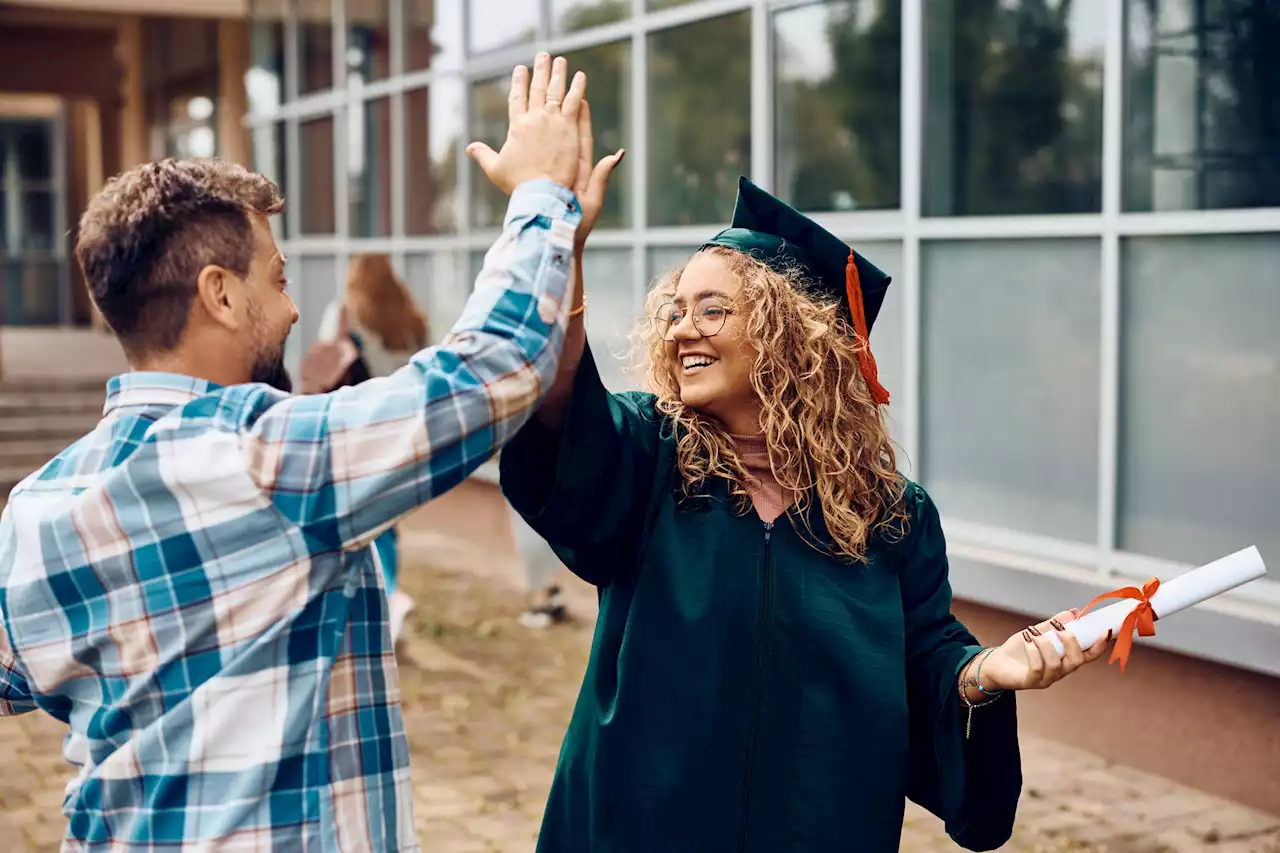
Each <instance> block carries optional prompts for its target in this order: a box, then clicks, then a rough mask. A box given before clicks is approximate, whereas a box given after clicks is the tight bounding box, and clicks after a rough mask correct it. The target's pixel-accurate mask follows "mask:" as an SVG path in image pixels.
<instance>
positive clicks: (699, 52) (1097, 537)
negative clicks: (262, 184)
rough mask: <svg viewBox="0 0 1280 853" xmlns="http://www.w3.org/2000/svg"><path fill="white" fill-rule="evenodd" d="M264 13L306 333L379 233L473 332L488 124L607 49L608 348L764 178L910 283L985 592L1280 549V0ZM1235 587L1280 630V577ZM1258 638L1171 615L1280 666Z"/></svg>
mask: <svg viewBox="0 0 1280 853" xmlns="http://www.w3.org/2000/svg"><path fill="white" fill-rule="evenodd" d="M252 5H253V14H254V21H253V27H252V31H253V55H252V68H251V70H250V72H249V75H248V77H247V79H246V89H247V95H248V103H249V106H250V111H251V112H250V115H249V116H248V123H249V125H250V127H251V129H252V135H253V150H254V154H255V163H256V167H257V168H258V169H259V170H260V171H263V172H265V173H267V174H269V175H270V176H272V177H273V178H275V179H276V180H277V181H279V182H280V183H281V184H282V186H283V187H284V189H285V192H286V195H287V196H288V197H289V202H290V207H289V212H288V214H287V215H286V216H285V217H283V218H282V221H281V222H279V223H277V226H278V227H279V228H280V232H279V236H280V238H281V239H282V245H283V246H284V249H285V251H286V253H287V255H288V256H289V259H290V260H289V263H290V266H291V267H292V272H291V278H292V280H293V282H294V284H293V287H294V288H295V290H296V293H295V297H296V298H297V300H298V303H299V306H300V310H301V314H302V320H301V328H300V329H299V332H298V333H297V334H295V335H294V343H293V344H292V346H293V350H292V354H291V357H292V358H293V359H295V360H296V359H297V358H298V357H299V356H300V354H301V352H302V350H303V348H304V347H305V346H306V345H307V344H308V343H309V341H310V340H312V339H313V337H314V335H315V332H316V327H317V325H318V323H319V319H320V316H321V312H322V311H323V309H324V306H325V304H326V303H327V302H328V301H329V300H331V299H332V298H334V296H335V295H336V294H337V293H339V292H340V290H341V288H342V286H343V280H344V278H345V270H346V264H347V261H348V259H349V258H350V256H351V255H352V254H353V253H357V252H364V251H382V252H388V253H390V254H391V255H392V257H393V258H394V261H395V264H396V266H397V267H398V268H399V270H400V271H401V272H402V274H403V275H404V277H405V279H406V281H408V283H409V284H410V285H411V287H412V288H413V291H414V293H415V294H416V296H417V297H418V299H419V301H420V302H421V304H422V305H423V306H424V308H425V309H426V310H427V311H428V312H429V314H430V317H431V321H432V322H431V325H432V328H433V329H434V330H435V331H436V333H437V334H441V333H443V332H444V331H446V330H447V329H448V328H449V325H450V323H451V322H452V321H453V320H454V319H455V318H456V317H457V316H458V313H459V311H460V309H461V306H462V305H463V303H464V301H465V299H466V297H467V293H468V291H469V289H470V286H471V282H472V280H473V278H474V275H475V272H476V271H477V269H478V267H479V264H480V259H481V257H482V255H483V252H484V250H485V249H486V248H487V247H488V246H489V245H490V243H491V242H492V240H493V239H494V237H495V235H496V234H497V225H498V223H499V221H500V218H501V215H502V211H503V209H504V199H503V198H502V196H501V195H500V194H498V193H497V192H496V191H494V190H493V188H491V187H490V186H489V185H488V184H487V182H486V180H485V179H484V177H483V175H482V174H481V173H480V172H479V170H478V169H476V168H475V167H474V166H472V164H471V163H470V162H469V161H468V160H467V158H466V157H465V155H464V154H463V149H464V147H465V145H466V144H467V142H469V141H471V140H473V139H476V140H484V141H486V142H489V143H490V144H492V145H494V146H495V147H497V145H498V144H499V143H500V142H501V140H502V138H503V136H504V134H505V128H506V105H505V102H506V85H507V80H508V77H509V74H510V70H511V67H512V66H513V65H514V64H516V63H529V62H531V60H532V57H533V55H534V52H535V51H537V50H549V51H552V52H554V53H559V54H564V55H566V56H567V57H568V58H569V60H570V63H571V66H572V67H574V68H581V69H583V70H585V71H586V72H587V73H588V75H589V79H590V85H589V89H588V98H589V100H590V101H591V105H592V111H593V115H594V118H595V123H596V128H595V133H596V142H597V151H596V156H597V157H599V156H601V155H603V154H605V153H608V152H610V151H613V150H615V149H616V148H619V147H625V148H627V150H628V156H627V158H626V160H625V161H624V162H623V165H622V167H621V169H620V171H619V173H618V174H617V175H616V177H615V180H614V183H613V186H612V189H611V194H610V198H609V202H608V208H607V209H606V211H605V212H604V215H603V217H602V220H601V224H600V226H599V228H598V230H597V231H596V233H595V235H593V237H592V240H591V248H590V249H589V251H588V254H587V257H586V261H585V263H586V269H585V275H586V286H587V291H588V294H589V298H590V300H591V307H590V310H589V312H588V332H589V335H590V337H591V339H592V342H593V346H594V347H595V348H596V349H597V351H604V350H608V351H610V352H611V353H614V354H617V355H622V354H623V353H622V350H623V348H624V347H625V345H626V338H625V334H626V332H627V330H628V329H629V328H630V326H631V325H632V323H633V322H634V320H635V319H636V317H637V316H638V314H639V312H640V307H641V303H642V298H643V294H644V291H645V289H646V288H647V286H648V283H649V282H650V280H651V279H652V278H653V277H654V276H655V275H656V274H658V273H660V272H662V271H663V270H665V269H666V268H668V267H670V266H672V265H673V264H674V263H677V262H679V261H682V260H683V259H684V258H685V257H687V256H688V254H689V252H690V251H691V250H692V248H693V247H695V246H697V245H698V244H699V243H701V242H702V241H703V240H705V239H706V238H707V237H708V236H710V235H711V234H713V233H714V232H715V231H716V230H717V229H718V228H719V227H721V226H723V224H724V223H725V222H726V221H727V219H728V217H729V215H730V212H731V210H732V206H733V201H734V191H735V184H736V179H737V177H738V176H739V175H748V176H750V177H751V178H752V179H753V180H755V181H756V182H757V183H760V184H761V185H763V186H765V187H766V188H768V189H770V190H771V191H773V192H775V193H777V194H778V195H780V196H781V197H783V198H784V199H786V200H787V201H789V202H791V203H792V204H794V205H796V206H797V207H799V208H800V209H802V210H804V211H806V212H808V213H810V214H812V215H813V216H814V217H815V218H816V219H818V220H819V221H820V222H822V223H823V224H824V225H825V226H827V227H828V228H830V229H831V230H833V231H834V232H836V233H837V234H839V235H841V236H842V237H844V238H846V239H847V240H848V241H849V242H850V243H851V244H852V245H854V246H855V247H856V248H858V249H859V251H861V252H863V253H864V254H866V255H867V256H868V257H870V258H871V259H872V260H873V261H874V262H875V263H877V264H878V265H879V266H881V267H882V268H883V269H885V270H886V271H887V272H889V273H890V274H891V275H893V276H894V279H895V284H894V286H893V287H892V288H891V289H890V295H889V298H888V300H887V302H886V305H885V308H884V310H883V313H882V314H881V319H880V320H879V322H878V323H877V324H876V329H875V333H874V335H873V341H872V342H873V344H874V346H875V350H876V354H877V358H878V359H879V361H880V365H881V377H882V379H883V381H884V383H885V385H886V387H888V388H889V389H890V391H891V392H892V393H893V395H894V403H893V405H892V406H891V408H890V412H891V419H892V421H893V428H894V430H895V435H896V437H897V439H898V441H899V443H900V444H901V446H902V449H903V454H902V456H903V460H904V463H903V467H904V470H905V471H906V472H907V473H909V474H910V475H911V476H913V477H914V478H916V479H918V480H920V481H921V482H922V483H923V484H924V485H925V486H926V487H927V488H928V489H929V490H930V492H931V493H932V494H933V495H934V497H935V499H936V500H937V502H938V503H939V505H940V507H941V508H942V511H943V513H944V515H945V516H946V519H947V528H948V533H949V535H950V538H951V550H952V553H953V555H954V556H953V561H954V564H955V568H954V569H953V577H954V582H955V585H956V588H957V591H958V592H960V593H961V594H963V595H967V596H969V597H974V598H978V599H980V600H986V601H988V602H989V603H993V604H997V605H999V606H1003V607H1006V608H1010V609H1022V610H1028V611H1032V612H1044V611H1047V610H1049V609H1050V608H1055V604H1056V606H1058V607H1061V606H1068V604H1067V603H1066V602H1064V601H1063V596H1064V595H1070V596H1071V600H1072V601H1074V598H1075V596H1076V595H1077V592H1076V590H1078V589H1085V588H1091V589H1095V590H1096V589H1101V588H1102V587H1106V588H1111V587H1114V586H1117V585H1119V584H1121V583H1124V582H1129V581H1133V580H1138V581H1141V580H1145V579H1146V578H1147V577H1148V576H1150V575H1152V574H1162V575H1165V576H1168V574H1169V572H1171V571H1177V570H1178V569H1179V568H1180V567H1183V566H1186V565H1189V564H1200V563H1203V562H1207V561H1209V560H1211V559H1214V558H1216V557H1219V556H1222V555H1224V554H1226V553H1229V552H1231V551H1235V550H1237V549H1239V548H1242V547H1245V546H1248V545H1251V544H1256V545H1257V546H1258V547H1259V549H1260V550H1261V551H1262V553H1263V555H1264V557H1270V558H1271V560H1272V562H1273V563H1276V564H1278V565H1280V523H1278V522H1280V516H1277V510H1276V507H1277V506H1280V442H1277V439H1276V437H1277V435H1280V427H1277V424H1280V335H1278V334H1276V328H1277V324H1278V321H1280V239H1277V238H1278V237H1280V50H1276V46H1277V44H1280V0H1076V2H1070V0H823V2H776V1H775V0H696V2H681V0H470V2H466V3H464V2H462V0H254V2H253V4H252ZM605 372H606V374H607V375H606V380H607V382H608V383H609V384H611V385H612V386H613V387H615V388H623V387H626V386H627V385H628V383H629V380H628V378H627V376H626V374H625V372H624V371H623V369H622V367H621V364H620V362H619V363H618V364H614V363H613V362H612V360H611V361H610V364H609V365H608V367H607V368H606V371H605ZM1278 576H1280V575H1278ZM1029 580H1034V581H1036V583H1028V581H1029ZM1063 584H1065V585H1066V586H1063ZM1073 585H1074V586H1073ZM1037 590H1049V592H1045V593H1044V595H1045V596H1046V598H1041V597H1040V593H1039V592H1037ZM1055 595H1056V596H1057V598H1056V599H1051V597H1052V596H1055ZM1213 609H1214V612H1218V613H1222V614H1227V615H1228V617H1229V619H1230V620H1232V621H1231V622H1229V623H1224V624H1236V625H1243V626H1248V625H1255V624H1259V625H1260V624H1270V625H1276V624H1280V583H1277V582H1275V581H1271V580H1267V581H1262V582H1259V583H1255V584H1252V585H1251V586H1249V587H1247V588H1244V589H1241V590H1239V591H1237V592H1236V593H1234V594H1232V595H1230V596H1228V597H1225V598H1224V599H1223V600H1222V601H1220V602H1217V603H1215V604H1214V605H1213ZM1188 624H1190V623H1188ZM1241 631H1242V633H1241V634H1240V636H1245V635H1246V634H1247V635H1248V636H1249V637H1253V638H1255V639H1254V640H1248V641H1239V642H1233V641H1232V640H1231V639H1230V638H1228V639H1227V640H1225V641H1221V642H1220V641H1216V640H1212V639H1206V638H1204V637H1196V636H1192V634H1190V633H1187V634H1182V635H1180V634H1178V633H1177V631H1170V632H1168V633H1169V634H1170V635H1171V636H1172V640H1171V642H1173V643H1174V645H1175V646H1181V647H1183V648H1185V649H1186V650H1188V651H1192V652H1200V653H1204V654H1209V655H1211V656H1216V657H1219V658H1224V659H1229V660H1233V661H1235V662H1238V663H1241V664H1244V665H1247V666H1252V667H1255V668H1261V669H1265V670H1268V671H1272V672H1277V673H1280V663H1277V662H1275V661H1272V662H1271V663H1269V664H1268V663H1267V662H1266V661H1265V660H1264V658H1268V656H1267V655H1266V654H1265V650H1263V649H1262V648H1260V647H1256V646H1257V645H1258V644H1257V642H1256V637H1258V636H1259V635H1257V634H1256V633H1255V634H1249V633H1248V631H1246V630H1245V629H1244V628H1241ZM1193 633H1194V632H1193ZM1251 644H1252V645H1251ZM1269 657H1270V658H1274V655H1270V656H1269Z"/></svg>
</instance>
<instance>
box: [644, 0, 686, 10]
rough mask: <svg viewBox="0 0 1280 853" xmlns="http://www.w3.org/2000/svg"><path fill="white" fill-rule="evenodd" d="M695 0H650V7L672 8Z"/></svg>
mask: <svg viewBox="0 0 1280 853" xmlns="http://www.w3.org/2000/svg"><path fill="white" fill-rule="evenodd" d="M692 2H693V0H649V2H648V6H649V8H650V9H670V8H671V7H672V6H683V5H684V4H686V3H692Z"/></svg>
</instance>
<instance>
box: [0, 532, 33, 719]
mask: <svg viewBox="0 0 1280 853" xmlns="http://www.w3.org/2000/svg"><path fill="white" fill-rule="evenodd" d="M13 541H14V539H13V520H12V519H11V518H10V517H9V510H8V509H5V511H4V512H3V513H0V717H10V716H13V715H15V714H25V713H27V712H28V711H34V710H35V709H36V703H35V700H34V699H33V698H32V696H31V686H30V685H29V684H28V683H27V679H26V677H25V676H24V675H23V674H22V672H21V670H20V669H19V668H18V661H17V658H15V657H14V653H13V645H12V643H11V641H10V639H9V618H8V616H7V615H6V614H7V607H6V601H5V599H6V598H7V596H6V595H5V592H4V584H5V583H6V582H7V581H8V577H7V574H8V572H9V569H8V568H7V567H8V566H10V565H12V563H13V554H12V553H10V550H11V549H12V547H13V546H12V543H13Z"/></svg>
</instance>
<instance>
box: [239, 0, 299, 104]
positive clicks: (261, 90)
mask: <svg viewBox="0 0 1280 853" xmlns="http://www.w3.org/2000/svg"><path fill="white" fill-rule="evenodd" d="M250 8H251V9H252V11H253V23H252V29H251V30H250V33H249V41H250V66H249V70H248V71H246V72H245V75H244V90H245V96H246V97H247V98H248V100H249V112H251V113H269V112H272V111H273V110H275V109H276V108H277V107H279V106H280V104H282V103H284V21H285V18H286V17H287V16H288V4H287V3H286V2H285V0H253V3H252V4H250Z"/></svg>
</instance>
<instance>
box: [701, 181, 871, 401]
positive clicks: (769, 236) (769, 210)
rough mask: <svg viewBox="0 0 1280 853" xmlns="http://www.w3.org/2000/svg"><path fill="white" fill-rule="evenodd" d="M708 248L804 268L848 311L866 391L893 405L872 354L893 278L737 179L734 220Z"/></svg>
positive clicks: (816, 285)
mask: <svg viewBox="0 0 1280 853" xmlns="http://www.w3.org/2000/svg"><path fill="white" fill-rule="evenodd" d="M708 246H722V247H724V248H726V249H733V250H735V251H738V252H743V253H744V254H747V255H750V256H751V257H753V258H755V259H757V260H760V261H763V262H765V263H766V264H768V265H769V266H771V267H773V268H774V269H777V270H786V269H793V268H795V267H799V268H800V269H801V271H802V272H803V273H804V275H805V278H806V279H807V280H808V283H809V284H810V285H811V286H812V287H814V288H816V289H817V290H819V291H820V292H821V293H822V294H823V295H826V296H829V297H831V298H832V299H835V300H836V301H838V302H839V303H840V305H841V306H842V307H843V309H844V310H846V311H848V312H849V314H848V316H849V318H850V319H851V320H852V321H853V328H854V333H855V334H856V335H857V337H859V338H860V339H861V340H862V341H863V344H864V345H863V346H862V347H860V348H859V350H858V365H859V367H860V368H861V369H862V376H863V378H864V379H865V380H866V382H867V388H869V389H870V391H871V397H872V399H874V400H875V401H876V402H877V403H879V404H880V405H884V404H885V403H888V402H889V392H888V391H886V390H885V389H884V386H883V385H881V384H880V380H879V374H878V372H877V369H876V360H875V357H874V356H873V355H872V354H871V338H870V334H871V326H872V324H874V323H875V321H876V315H877V314H879V313H880V306H881V305H882V304H883V303H884V295H885V291H887V290H888V289H889V282H890V281H891V279H890V278H889V276H887V275H885V274H884V273H883V272H881V271H880V270H879V269H877V268H876V266H875V265H874V264H873V263H871V262H870V261H868V260H867V259H866V258H864V257H862V256H861V255H859V254H858V253H857V252H855V251H853V249H851V248H849V247H848V246H846V245H845V243H844V241H843V240H841V239H840V238H839V237H836V236H835V235H834V234H832V233H831V232H830V231H827V230H826V229H825V228H823V227H822V226H821V225H819V224H818V223H816V222H814V221H813V220H812V219H810V218H809V217H807V216H805V215H804V214H802V213H800V212H799V211H797V210H796V209H795V208H793V207H791V206H790V205H788V204H786V203H785V202H782V201H779V200H778V199H776V198H774V197H773V196H771V195H770V194H769V193H767V192H765V191H764V190H762V189H760V188H759V187H758V186H756V185H755V184H753V183H751V181H749V180H747V179H746V178H739V179H738V201H737V203H736V204H735V205H734V208H733V221H732V222H731V223H730V225H729V227H728V228H726V229H725V230H724V231H721V232H720V233H719V234H717V235H716V236H715V237H713V238H711V239H710V240H708V241H707V242H706V243H704V244H703V245H702V247H701V248H704V249H705V248H707V247H708Z"/></svg>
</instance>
